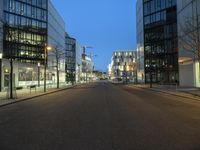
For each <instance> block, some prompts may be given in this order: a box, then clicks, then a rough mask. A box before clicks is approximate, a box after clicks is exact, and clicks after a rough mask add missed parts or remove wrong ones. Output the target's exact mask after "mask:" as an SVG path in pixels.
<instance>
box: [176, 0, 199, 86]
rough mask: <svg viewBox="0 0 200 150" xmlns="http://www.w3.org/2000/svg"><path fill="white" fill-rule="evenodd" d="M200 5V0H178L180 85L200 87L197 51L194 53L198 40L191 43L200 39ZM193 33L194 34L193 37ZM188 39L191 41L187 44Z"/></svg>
mask: <svg viewBox="0 0 200 150" xmlns="http://www.w3.org/2000/svg"><path fill="white" fill-rule="evenodd" d="M199 7H200V0H177V15H178V17H177V18H178V37H179V43H178V51H179V82H180V86H186V87H200V74H199V62H198V60H197V59H198V58H197V53H196V54H195V53H194V52H195V51H196V52H197V50H195V49H196V48H197V47H198V46H197V45H195V44H196V42H194V43H193V46H191V45H190V44H191V43H192V41H193V40H198V37H200V32H199V28H200V17H199V16H200V9H199ZM197 20H198V22H197ZM188 23H190V27H189V28H188V27H187V26H188ZM186 30H187V31H186ZM198 32H199V33H198ZM191 35H193V36H192V38H191ZM197 35H198V36H197ZM193 38H196V39H193ZM188 41H189V42H191V43H190V44H187V43H188ZM199 42H200V41H198V43H199Z"/></svg>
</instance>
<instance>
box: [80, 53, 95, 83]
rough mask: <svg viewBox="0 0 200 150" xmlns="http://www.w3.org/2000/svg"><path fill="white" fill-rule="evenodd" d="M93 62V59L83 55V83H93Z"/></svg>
mask: <svg viewBox="0 0 200 150" xmlns="http://www.w3.org/2000/svg"><path fill="white" fill-rule="evenodd" d="M93 67H94V65H93V62H92V58H91V57H88V56H86V55H85V54H84V53H83V57H82V81H86V82H87V81H91V80H92V78H93V69H94V68H93Z"/></svg>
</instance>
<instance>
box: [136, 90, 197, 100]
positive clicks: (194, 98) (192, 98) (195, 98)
mask: <svg viewBox="0 0 200 150" xmlns="http://www.w3.org/2000/svg"><path fill="white" fill-rule="evenodd" d="M135 88H140V89H145V90H149V91H155V92H160V93H164V94H168V95H173V96H177V97H182V98H188V99H191V100H195V101H200V96H197V95H193V94H191V96H193V97H190V96H183V95H179V94H174V93H170V92H166V91H162V90H156V89H151V88H143V87H135ZM195 96H196V97H195Z"/></svg>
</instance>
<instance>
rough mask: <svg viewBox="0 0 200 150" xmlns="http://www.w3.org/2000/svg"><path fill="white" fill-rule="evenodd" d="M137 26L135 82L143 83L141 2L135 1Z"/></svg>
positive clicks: (140, 0)
mask: <svg viewBox="0 0 200 150" xmlns="http://www.w3.org/2000/svg"><path fill="white" fill-rule="evenodd" d="M136 15H137V17H136V18H137V19H136V26H137V82H138V83H144V82H145V78H144V26H143V1H142V0H137V4H136Z"/></svg>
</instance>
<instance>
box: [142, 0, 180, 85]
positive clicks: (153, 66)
mask: <svg viewBox="0 0 200 150" xmlns="http://www.w3.org/2000/svg"><path fill="white" fill-rule="evenodd" d="M143 16H144V66H145V82H146V83H149V82H154V83H176V82H178V81H179V77H178V48H177V8H176V0H143Z"/></svg>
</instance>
